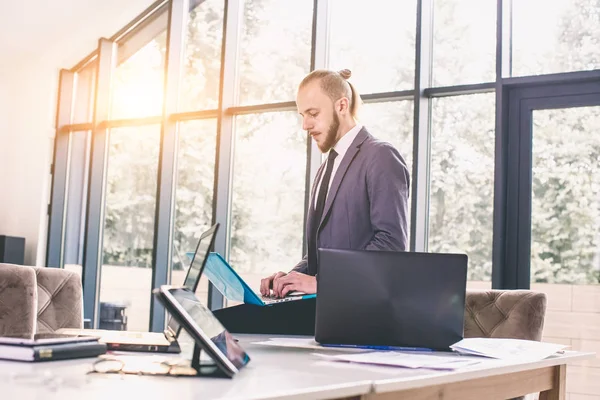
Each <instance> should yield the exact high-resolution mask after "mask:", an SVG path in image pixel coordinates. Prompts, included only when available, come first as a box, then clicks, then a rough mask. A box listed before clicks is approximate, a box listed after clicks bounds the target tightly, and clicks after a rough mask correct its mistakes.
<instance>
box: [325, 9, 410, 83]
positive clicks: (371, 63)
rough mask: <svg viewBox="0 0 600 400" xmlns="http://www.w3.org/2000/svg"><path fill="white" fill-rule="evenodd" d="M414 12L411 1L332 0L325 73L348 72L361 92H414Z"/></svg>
mask: <svg viewBox="0 0 600 400" xmlns="http://www.w3.org/2000/svg"><path fill="white" fill-rule="evenodd" d="M416 9H417V2H416V1H415V0H403V1H386V0H371V1H368V2H367V1H360V0H353V1H346V0H332V1H331V27H330V44H329V49H330V51H329V68H331V69H334V70H340V69H344V68H347V69H350V70H351V71H352V75H353V79H352V82H354V84H355V85H356V88H357V89H358V90H359V91H360V92H361V93H374V92H391V91H396V90H404V89H412V88H413V86H414V80H415V79H414V77H415V24H416V21H417V19H416ZM384 10H385V11H384Z"/></svg>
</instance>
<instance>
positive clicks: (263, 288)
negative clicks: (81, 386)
mask: <svg viewBox="0 0 600 400" xmlns="http://www.w3.org/2000/svg"><path fill="white" fill-rule="evenodd" d="M276 276H277V274H273V275H271V276H268V277H266V278H264V279H261V280H260V293H261V294H262V295H263V296H268V295H269V294H270V292H271V283H272V282H273V279H275V277H276Z"/></svg>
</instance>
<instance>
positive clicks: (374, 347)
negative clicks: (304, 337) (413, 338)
mask: <svg viewBox="0 0 600 400" xmlns="http://www.w3.org/2000/svg"><path fill="white" fill-rule="evenodd" d="M321 346H323V347H335V348H348V349H364V350H385V351H392V350H393V351H433V350H431V349H428V348H425V347H398V346H377V345H359V344H321Z"/></svg>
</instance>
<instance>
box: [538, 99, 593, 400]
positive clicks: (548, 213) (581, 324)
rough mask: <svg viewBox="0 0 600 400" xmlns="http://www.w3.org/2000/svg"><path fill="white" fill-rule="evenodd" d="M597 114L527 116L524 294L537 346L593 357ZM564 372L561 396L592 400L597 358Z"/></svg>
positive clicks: (578, 111)
mask: <svg viewBox="0 0 600 400" xmlns="http://www.w3.org/2000/svg"><path fill="white" fill-rule="evenodd" d="M598 129H600V107H581V108H569V109H558V110H539V111H537V110H534V111H533V149H532V167H533V173H532V202H531V212H532V214H531V281H532V285H531V288H532V289H533V290H536V291H540V292H544V293H546V294H547V298H548V305H547V310H546V318H545V321H544V337H543V340H545V341H549V342H556V343H564V344H567V345H570V346H571V350H579V351H593V352H596V355H597V357H599V358H600V340H599V336H598V331H599V330H600V302H599V301H598V299H600V285H599V283H600V235H599V234H598V226H600V140H599V139H598V136H597V135H596V132H598ZM599 358H596V359H594V360H592V361H585V362H580V363H575V364H573V365H569V367H568V368H567V382H569V384H568V385H567V392H568V393H569V394H567V396H571V397H572V398H574V396H576V395H579V396H582V398H583V396H584V395H585V396H587V397H585V398H590V399H591V398H599V397H600V387H599V386H598V384H597V380H598V377H599V376H600V359H599Z"/></svg>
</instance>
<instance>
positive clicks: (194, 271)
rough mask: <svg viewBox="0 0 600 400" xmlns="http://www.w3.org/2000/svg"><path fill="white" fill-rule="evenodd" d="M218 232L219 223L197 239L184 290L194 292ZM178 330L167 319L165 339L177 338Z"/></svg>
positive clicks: (175, 323)
mask: <svg viewBox="0 0 600 400" xmlns="http://www.w3.org/2000/svg"><path fill="white" fill-rule="evenodd" d="M218 230H219V223H216V224H214V225H213V226H211V227H210V228H209V229H208V230H206V231H205V232H204V233H202V235H200V239H198V244H197V245H196V251H195V252H194V255H193V257H192V261H191V262H190V267H189V268H188V271H187V273H186V275H185V279H184V280H183V285H182V286H183V287H184V288H187V289H189V290H191V291H192V292H193V293H195V292H196V289H197V288H198V284H199V283H200V278H201V277H202V271H203V270H204V266H205V265H206V259H207V258H208V255H209V254H210V251H211V250H212V249H213V247H214V244H215V237H216V236H217V231H218ZM180 330H181V326H179V324H178V323H177V321H176V320H175V319H173V317H172V316H171V317H169V322H168V324H167V329H166V331H165V335H166V336H167V338H177V337H178V336H179V332H180Z"/></svg>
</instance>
